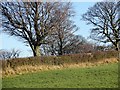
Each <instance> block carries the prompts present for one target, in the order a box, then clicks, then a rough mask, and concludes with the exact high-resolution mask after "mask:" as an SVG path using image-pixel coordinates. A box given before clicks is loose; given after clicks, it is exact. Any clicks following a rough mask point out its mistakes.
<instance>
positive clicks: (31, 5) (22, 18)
mask: <svg viewBox="0 0 120 90" xmlns="http://www.w3.org/2000/svg"><path fill="white" fill-rule="evenodd" d="M0 8H1V11H0V14H1V15H2V28H1V29H0V30H1V31H2V32H3V33H7V34H8V35H10V36H15V37H18V38H19V39H20V40H21V41H22V42H23V43H25V45H27V46H29V47H30V48H31V50H32V52H33V56H41V55H65V54H76V53H83V52H90V51H93V50H99V49H100V50H104V49H105V48H107V49H108V48H109V47H104V46H97V45H95V44H92V43H90V42H88V41H87V40H86V39H85V38H84V37H83V36H81V35H75V34H74V33H75V32H76V31H77V30H79V28H78V27H77V26H76V25H75V23H74V21H73V18H74V15H75V11H74V9H73V7H72V3H71V2H64V3H63V2H22V1H21V2H1V3H0ZM119 8H120V5H119V2H97V3H96V4H95V5H94V6H92V7H90V8H88V11H86V13H84V14H83V15H82V20H84V21H86V22H87V24H92V25H93V27H91V33H90V38H91V39H94V40H97V41H99V42H103V43H108V42H111V44H112V45H111V46H110V48H109V49H115V50H116V51H119V42H120V25H119V24H120V18H119V17H118V16H119V15H118V14H119Z"/></svg>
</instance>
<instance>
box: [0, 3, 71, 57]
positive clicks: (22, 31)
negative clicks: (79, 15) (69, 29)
mask: <svg viewBox="0 0 120 90" xmlns="http://www.w3.org/2000/svg"><path fill="white" fill-rule="evenodd" d="M68 4H69V3H59V2H2V3H0V8H1V12H0V13H1V14H2V17H3V20H2V26H3V29H2V31H4V32H5V33H8V34H9V35H11V36H16V37H19V38H20V40H21V41H23V42H24V43H26V44H27V45H28V46H30V47H31V49H32V52H33V55H34V56H40V54H41V52H40V46H41V45H42V44H45V43H46V41H45V38H46V37H47V36H48V35H50V34H51V33H52V32H54V30H56V29H55V28H56V27H55V26H56V25H58V23H59V19H57V17H56V16H57V15H58V14H59V15H60V16H64V15H66V14H69V13H70V11H68V12H67V11H66V9H67V8H68V7H67V5H68ZM59 9H62V11H60V12H58V11H59ZM68 9H69V8H68Z"/></svg>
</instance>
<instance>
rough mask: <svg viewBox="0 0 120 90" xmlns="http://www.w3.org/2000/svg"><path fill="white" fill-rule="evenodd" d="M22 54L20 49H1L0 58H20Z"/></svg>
mask: <svg viewBox="0 0 120 90" xmlns="http://www.w3.org/2000/svg"><path fill="white" fill-rule="evenodd" d="M19 55H20V50H15V49H12V50H11V51H7V50H0V60H6V59H12V58H18V57H19Z"/></svg>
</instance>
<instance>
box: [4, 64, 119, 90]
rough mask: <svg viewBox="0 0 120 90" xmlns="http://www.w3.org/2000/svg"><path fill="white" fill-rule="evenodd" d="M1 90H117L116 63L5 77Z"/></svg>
mask: <svg viewBox="0 0 120 90" xmlns="http://www.w3.org/2000/svg"><path fill="white" fill-rule="evenodd" d="M2 85H3V88H13V87H15V88H118V63H108V64H103V65H100V66H94V67H87V68H66V69H61V70H48V71H41V72H35V73H27V74H23V75H18V76H12V77H5V78H3V81H2Z"/></svg>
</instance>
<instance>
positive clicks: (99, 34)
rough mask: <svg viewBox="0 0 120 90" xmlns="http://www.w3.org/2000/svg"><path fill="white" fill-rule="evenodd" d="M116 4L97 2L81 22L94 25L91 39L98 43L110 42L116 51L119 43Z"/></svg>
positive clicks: (119, 33) (118, 20)
mask: <svg viewBox="0 0 120 90" xmlns="http://www.w3.org/2000/svg"><path fill="white" fill-rule="evenodd" d="M117 15H118V6H117V3H116V2H98V3H96V4H95V5H94V6H93V7H91V8H89V9H88V11H87V12H86V13H85V14H83V16H82V18H83V20H85V21H87V22H88V24H92V25H94V28H92V30H91V36H90V37H91V38H92V39H94V40H98V41H100V42H104V43H107V42H111V43H112V44H113V45H114V47H115V49H116V50H117V51H118V49H119V47H118V44H119V41H120V28H119V27H118V25H119V23H120V18H118V16H117Z"/></svg>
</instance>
